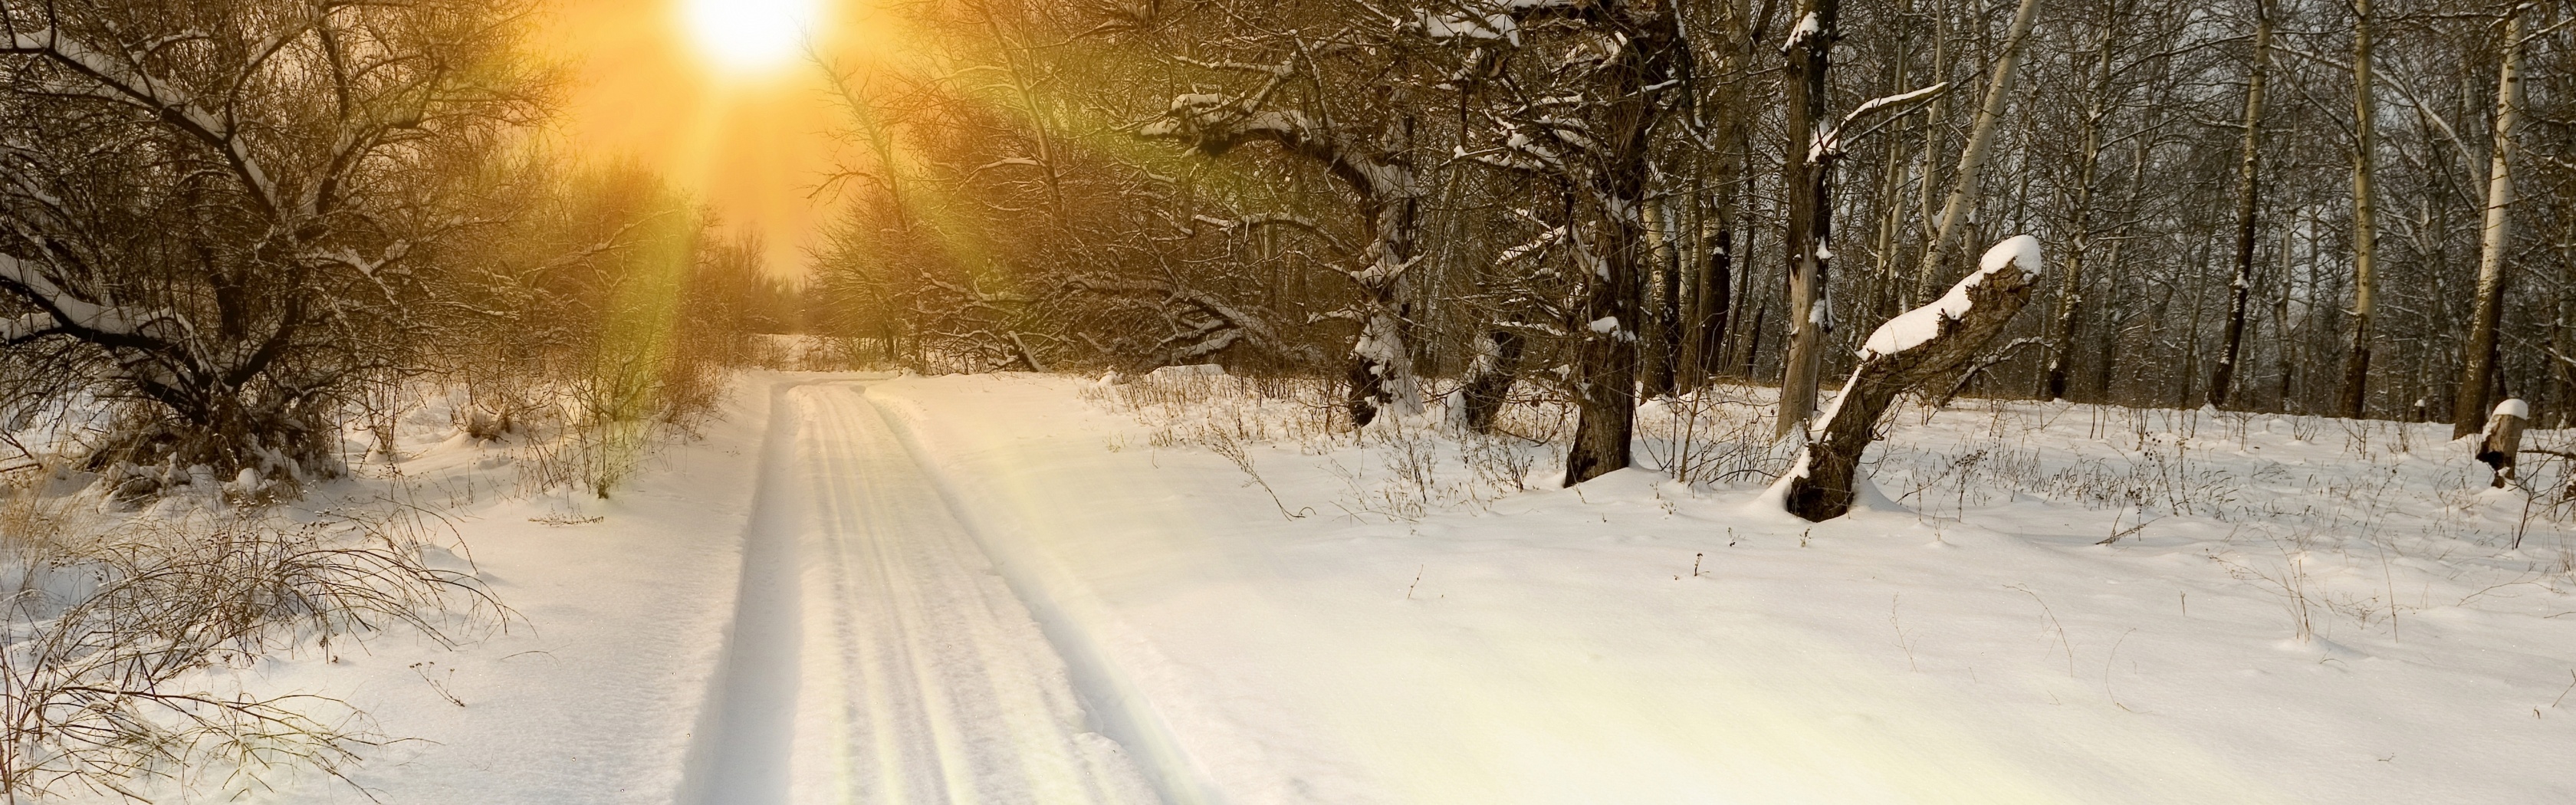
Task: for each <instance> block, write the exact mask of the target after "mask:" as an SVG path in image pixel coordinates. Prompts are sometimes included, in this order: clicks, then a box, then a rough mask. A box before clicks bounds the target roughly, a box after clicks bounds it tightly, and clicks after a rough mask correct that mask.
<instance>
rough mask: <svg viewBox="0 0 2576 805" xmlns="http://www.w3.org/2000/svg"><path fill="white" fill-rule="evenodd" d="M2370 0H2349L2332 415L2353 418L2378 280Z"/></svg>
mask: <svg viewBox="0 0 2576 805" xmlns="http://www.w3.org/2000/svg"><path fill="white" fill-rule="evenodd" d="M2370 71H2371V58H2370V0H2353V38H2352V111H2353V152H2352V342H2351V344H2350V346H2348V347H2346V348H2345V350H2344V362H2343V389H2342V392H2341V394H2340V396H2338V397H2337V399H2336V402H2337V405H2336V406H2335V413H2336V414H2337V415H2339V416H2343V417H2345V418H2348V419H2358V418H2360V417H2361V415H2362V411H2363V408H2364V405H2365V404H2366V403H2367V402H2368V400H2369V392H2370V324H2371V320H2372V319H2373V318H2374V317H2376V316H2377V315H2378V311H2377V303H2376V301H2375V300H2374V299H2373V296H2374V292H2375V291H2376V290H2377V289H2376V286H2377V284H2378V282H2379V279H2378V274H2377V268H2378V266H2377V261H2378V254H2379V209H2378V201H2377V199H2375V198H2374V197H2373V195H2372V192H2371V184H2372V182H2373V181H2374V180H2375V179H2376V178H2377V177H2376V175H2375V174H2376V173H2377V171H2376V170H2375V167H2376V164H2377V162H2378V153H2379V122H2378V118H2377V116H2378V114H2379V112H2378V109H2377V108H2376V105H2375V104H2373V103H2372V98H2371V93H2372V89H2371V86H2370V84H2371V72H2370Z"/></svg>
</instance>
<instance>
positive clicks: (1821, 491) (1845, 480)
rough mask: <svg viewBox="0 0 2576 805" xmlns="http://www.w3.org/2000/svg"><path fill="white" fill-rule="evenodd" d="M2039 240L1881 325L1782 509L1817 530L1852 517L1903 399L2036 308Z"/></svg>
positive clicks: (1998, 249) (2023, 241) (1815, 436)
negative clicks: (1861, 476)
mask: <svg viewBox="0 0 2576 805" xmlns="http://www.w3.org/2000/svg"><path fill="white" fill-rule="evenodd" d="M2039 271H2040V252H2039V240H2038V239H2036V238H2033V237H2031V236H2029V235H2019V236H2015V237H2012V238H2008V239H2005V240H2004V241H2003V242H2002V243H1997V244H1995V247H1994V248H1992V249H1988V250H1987V251H1986V256H1985V258H1984V259H1983V260H1981V261H1979V264H1978V269H1977V273H1974V274H1970V275H1968V276H1967V278H1966V279H1962V280H1959V284H1957V285H1954V286H1951V287H1950V292H1949V293H1948V294H1945V295H1943V296H1942V297H1941V298H1940V299H1936V300H1933V302H1932V303H1931V304H1928V305H1924V306H1922V307H1918V308H1915V309H1913V310H1910V311H1907V312H1905V313H1904V314H1903V315H1900V316H1897V317H1896V318H1893V319H1889V320H1888V321H1887V323H1886V324H1882V325H1879V327H1878V329H1877V330H1876V331H1873V332H1871V333H1870V335H1869V340H1868V341H1866V342H1863V343H1862V345H1861V349H1860V365H1859V366H1857V367H1854V368H1853V369H1852V374H1851V380H1850V381H1848V382H1846V383H1844V384H1843V391H1842V393H1841V394H1839V395H1837V396H1835V397H1834V401H1833V403H1832V404H1830V405H1828V406H1827V408H1826V411H1825V413H1824V415H1823V416H1821V417H1818V418H1817V420H1816V421H1817V422H1818V423H1820V424H1818V425H1815V426H1813V427H1812V428H1810V430H1809V431H1808V434H1807V444H1806V447H1805V448H1803V449H1801V450H1800V451H1799V453H1798V463H1797V466H1796V467H1795V468H1794V469H1791V470H1790V471H1789V474H1788V475H1787V476H1786V477H1783V478H1781V479H1780V484H1781V485H1782V486H1783V487H1785V490H1784V494H1783V495H1782V497H1781V505H1782V506H1783V507H1785V508H1787V509H1788V510H1789V513H1790V514H1795V515H1797V516H1799V517H1801V518H1805V519H1807V520H1809V521H1811V522H1822V521H1825V520H1831V519H1833V518H1836V517H1841V516H1843V514H1844V513H1846V512H1849V511H1851V505H1852V498H1853V495H1854V492H1853V490H1854V488H1855V487H1856V486H1857V484H1856V483H1854V474H1855V473H1856V472H1857V471H1858V468H1859V466H1860V457H1861V451H1863V450H1866V449H1868V448H1869V443H1870V442H1871V441H1872V440H1874V439H1876V438H1877V436H1878V422H1879V420H1880V419H1881V418H1882V417H1884V416H1885V415H1886V413H1887V409H1888V406H1889V405H1890V404H1892V403H1894V402H1895V401H1896V397H1897V395H1899V394H1903V393H1905V392H1906V391H1909V390H1912V389H1915V388H1917V387H1920V386H1922V385H1923V384H1925V383H1927V382H1930V381H1932V380H1935V379H1938V378H1941V377H1944V376H1947V375H1948V374H1949V373H1951V372H1953V371H1956V370H1957V369H1958V368H1959V366H1960V365H1961V364H1964V363H1966V362H1967V361H1968V359H1969V358H1971V357H1974V356H1975V355H1976V354H1977V350H1979V349H1980V348H1982V347H1984V346H1985V345H1986V342H1988V341H1991V340H1993V339H1994V337H1995V334H1997V333H2000V332H2003V329H2004V325H2006V324H2010V323H2011V322H2012V318H2013V315H2014V314H2017V313H2020V312H2021V308H2022V305H2024V304H2026V303H2028V302H2029V301H2030V294H2031V288H2032V286H2033V284H2034V283H2035V282H2036V281H2037V280H2038V278H2039Z"/></svg>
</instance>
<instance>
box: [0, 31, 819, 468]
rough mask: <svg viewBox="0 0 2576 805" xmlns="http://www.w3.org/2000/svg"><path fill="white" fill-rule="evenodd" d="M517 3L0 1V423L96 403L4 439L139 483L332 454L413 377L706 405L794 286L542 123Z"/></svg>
mask: <svg viewBox="0 0 2576 805" xmlns="http://www.w3.org/2000/svg"><path fill="white" fill-rule="evenodd" d="M532 9H533V7H532V6H530V5H528V4H525V3H521V2H516V0H363V1H361V0H190V1H189V2H127V1H125V0H46V1H45V2H19V1H18V0H8V2H5V3H0V34H5V35H6V36H7V37H8V40H7V43H6V47H5V48H0V419H4V420H6V423H7V424H8V427H6V428H0V434H7V433H16V432H24V431H29V430H31V429H41V428H40V427H39V426H41V425H43V424H44V423H47V422H92V421H99V422H106V423H109V425H108V427H106V428H105V429H104V430H102V431H92V432H81V433H53V434H49V435H51V436H53V437H60V438H70V439H72V442H71V443H69V444H51V445H48V444H35V445H23V444H15V442H16V440H15V439H13V440H12V445H11V446H12V447H14V448H16V449H17V450H19V451H20V452H29V451H33V452H46V451H49V450H52V449H56V448H63V447H69V448H72V449H76V450H77V451H79V452H80V453H81V454H80V455H75V456H69V457H67V459H68V460H69V461H71V462H72V463H74V464H77V465H78V466H76V467H70V468H67V469H76V470H85V471H90V472H95V473H99V474H101V475H103V476H105V477H107V478H108V480H110V481H111V482H113V483H114V484H115V485H116V486H117V488H118V490H119V491H120V493H124V494H135V495H140V494H147V493H150V492H152V491H154V490H157V489H160V488H163V487H166V486H168V485H172V484H186V483H191V482H193V481H195V480H200V479H204V478H206V477H208V476H209V475H211V477H212V478H214V479H216V480H224V481H229V480H233V479H235V478H236V477H237V476H238V475H239V474H240V473H242V472H244V471H249V472H252V473H255V474H257V475H258V476H260V477H262V478H263V479H265V481H264V482H285V483H289V484H292V483H295V482H299V481H301V480H305V479H308V478H311V477H315V476H328V475H331V474H334V473H337V472H339V471H340V470H341V468H342V466H343V463H344V462H345V460H346V459H349V458H354V457H355V456H353V455H351V453H352V451H353V449H354V448H352V447H351V442H350V441H349V440H348V439H346V438H345V437H344V436H345V434H346V433H347V431H346V430H345V426H347V425H350V424H352V423H356V422H372V423H373V424H377V425H379V427H377V428H376V429H375V433H376V437H377V438H378V439H380V440H389V439H390V438H391V428H390V420H391V419H392V418H393V417H395V416H397V415H398V414H399V413H400V410H401V407H402V405H403V403H402V402H401V399H402V396H401V395H400V394H399V393H398V392H399V390H400V389H401V387H402V385H403V384H404V383H406V382H407V381H409V380H412V379H415V378H420V377H422V376H424V375H435V376H437V377H439V378H441V379H442V380H444V381H450V382H453V381H462V382H464V384H465V385H466V387H467V388H468V389H469V390H470V391H471V393H472V394H473V396H474V397H475V399H474V400H473V403H472V405H470V406H468V408H469V409H470V410H468V411H467V412H465V413H463V414H461V416H464V417H465V418H468V419H471V420H473V421H472V422H469V423H462V424H467V425H468V426H469V429H472V430H478V431H479V432H481V434H482V435H487V436H490V435H500V434H502V433H506V432H509V431H512V430H515V429H517V428H520V427H522V426H524V425H533V424H540V422H541V421H542V422H543V423H551V424H566V425H573V426H600V425H605V424H609V423H622V422H636V421H650V420H653V419H654V418H656V417H669V416H674V415H676V414H678V413H679V412H684V411H687V410H690V409H691V408H692V407H693V406H694V407H702V406H703V400H704V399H705V398H707V397H708V396H709V395H712V394H713V393H714V388H715V387H714V385H713V384H712V382H711V381H710V378H712V376H713V372H714V368H715V367H718V366H721V365H722V364H723V363H724V362H725V361H727V360H728V359H729V357H730V356H731V355H732V354H734V353H736V352H738V351H739V350H740V349H741V347H742V345H741V337H740V334H741V333H744V332H747V331H751V330H760V329H775V328H776V327H777V326H779V325H778V322H777V321H776V320H777V319H779V318H782V317H786V316H792V315H793V312H792V298H791V296H790V292H789V290H788V289H786V288H784V287H782V286H781V285H780V284H779V283H777V282H776V281H775V280H772V279H770V278H768V276H767V275H766V274H765V273H763V272H762V271H761V268H760V266H759V265H758V262H757V260H758V258H757V255H758V253H759V250H758V248H757V245H756V244H745V243H730V242H725V241H723V240H721V239H719V238H716V237H714V236H712V235H711V234H710V233H711V232H712V230H711V228H710V227H711V226H712V223H713V222H712V221H711V219H710V218H709V216H707V215H705V214H704V213H702V212H701V211H700V210H699V209H697V208H696V206H695V205H694V204H693V203H692V202H690V201H689V200H688V199H687V198H685V197H684V196H683V195H682V194H680V193H677V192H675V191H673V190H672V189H670V188H668V187H666V186H664V185H663V184H662V183H661V182H660V180H659V179H657V178H655V177H654V176H652V175H651V174H650V173H649V172H647V171H644V170H642V169H640V168H637V167H634V166H629V165H619V164H605V165H582V164H577V163H575V162H573V161H571V160H566V159H562V158H560V157H559V155H557V154H555V153H554V152H553V151H551V150H550V149H548V148H546V147H545V146H544V141H543V139H542V138H540V137H538V136H537V132H538V131H539V129H538V124H539V123H541V121H542V120H543V119H544V116H545V115H546V114H547V113H548V111H549V109H550V107H551V104H552V101H553V93H552V90H553V86H554V83H555V82H554V79H553V78H552V74H551V73H550V72H549V70H548V68H547V66H546V62H545V61H544V60H543V59H542V58H539V56H540V55H541V54H531V53H529V52H527V51H526V50H525V49H524V48H522V47H521V42H520V35H521V33H522V29H523V28H524V27H525V25H526V22H527V19H528V16H527V15H528V14H529V13H530V12H531V10H532ZM101 411H105V412H108V415H107V416H91V415H95V414H98V413H99V412H101ZM385 445H386V446H390V442H385ZM9 458H10V459H11V460H13V461H14V460H18V459H28V458H32V459H36V460H37V461H38V463H46V462H52V461H55V460H57V459H60V458H66V457H58V456H51V455H43V456H39V455H29V456H11V457H9Z"/></svg>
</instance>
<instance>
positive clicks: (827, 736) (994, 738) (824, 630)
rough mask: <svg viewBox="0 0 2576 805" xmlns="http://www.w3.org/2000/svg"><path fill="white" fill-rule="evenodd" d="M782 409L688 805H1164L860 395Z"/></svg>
mask: <svg viewBox="0 0 2576 805" xmlns="http://www.w3.org/2000/svg"><path fill="white" fill-rule="evenodd" d="M773 394H774V400H773V403H772V411H771V416H770V426H769V428H770V432H769V434H768V436H767V438H766V439H765V440H764V443H763V447H762V453H763V455H762V459H761V475H762V477H761V482H760V485H759V488H760V490H761V491H760V493H759V498H758V499H757V500H756V501H755V502H754V509H753V513H752V520H751V523H750V525H749V526H748V528H747V530H746V535H745V545H744V551H743V563H742V580H741V585H740V588H739V589H740V591H741V592H740V601H739V604H738V609H737V610H736V615H735V621H734V625H733V629H732V632H731V635H730V636H729V638H728V641H727V645H726V651H725V654H724V658H723V660H722V663H723V664H722V666H721V667H720V669H719V670H718V672H717V676H716V681H715V683H714V687H713V690H712V692H711V696H710V699H709V709H708V710H707V712H706V714H705V716H704V718H703V720H702V729H701V730H700V731H699V735H700V736H701V737H700V739H699V741H698V743H697V744H695V745H694V746H693V747H692V750H691V752H692V756H691V759H690V767H689V782H688V785H687V786H686V789H685V790H686V795H685V797H684V801H688V802H695V803H704V805H734V804H735V803H741V804H743V805H752V804H754V803H758V804H761V805H767V804H768V803H786V802H835V803H838V802H870V803H931V802H939V803H946V802H974V803H1050V804H1052V803H1127V802H1153V801H1156V799H1157V797H1156V796H1155V794H1154V792H1153V789H1152V788H1151V787H1150V786H1149V785H1147V783H1146V781H1145V780H1144V778H1143V777H1142V775H1141V774H1140V773H1139V772H1138V770H1137V767H1136V765H1135V764H1134V763H1133V762H1131V761H1130V760H1129V759H1128V758H1127V756H1126V754H1125V753H1124V752H1123V751H1122V750H1121V749H1120V748H1119V747H1118V746H1117V744H1116V743H1115V742H1113V741H1111V740H1110V739H1108V738H1105V737H1102V736H1101V735H1100V734H1099V733H1098V732H1096V731H1094V728H1093V727H1092V726H1090V725H1089V724H1088V723H1087V716H1086V714H1085V712H1084V709H1083V704H1082V700H1081V697H1079V696H1078V695H1077V693H1076V691H1075V687H1074V684H1073V682H1072V678H1071V677H1070V676H1069V675H1068V673H1067V671H1066V667H1065V663H1064V660H1063V659H1061V658H1059V657H1058V656H1057V655H1056V653H1055V652H1054V650H1053V648H1052V647H1051V646H1050V645H1049V644H1048V642H1047V640H1046V637H1045V636H1044V634H1043V633H1042V632H1041V631H1040V630H1039V628H1038V626H1037V624H1036V622H1035V621H1034V620H1032V619H1031V617H1030V614H1029V609H1028V607H1027V606H1026V605H1024V604H1023V603H1022V602H1021V601H1020V600H1019V599H1018V598H1016V597H1015V596H1014V595H1013V593H1012V591H1011V589H1010V587H1009V586H1008V585H1006V584H1005V583H1004V582H1003V580H1002V578H1001V577H1000V576H999V575H997V574H995V572H994V570H993V567H992V563H991V561H990V560H989V559H987V558H986V556H985V555H984V552H983V548H982V547H980V545H979V544H978V542H977V540H976V539H975V537H974V535H973V534H971V533H969V532H968V531H967V530H966V528H965V527H964V526H962V525H961V524H960V523H959V522H958V519H957V517H956V516H954V515H953V514H952V513H951V512H950V510H949V508H948V506H949V504H948V502H947V500H946V499H945V498H944V497H943V495H942V493H941V491H940V489H939V488H938V486H937V485H936V484H935V483H933V482H932V481H931V480H930V478H929V477H928V476H927V475H925V474H924V473H923V471H922V469H921V467H920V466H919V465H918V464H916V463H915V462H914V461H913V459H912V457H911V456H910V455H909V454H907V453H906V452H905V449H904V446H903V444H902V443H901V442H900V441H898V440H897V439H896V438H895V436H894V434H893V433H892V432H891V431H889V430H888V428H887V426H886V422H885V420H884V418H883V417H882V416H881V415H880V414H878V412H877V410H876V408H875V406H874V405H872V404H871V403H869V402H868V400H867V399H866V397H865V393H864V388H863V386H861V385H858V384H851V383H821V384H814V385H800V386H785V387H780V388H777V389H775V390H774V391H773Z"/></svg>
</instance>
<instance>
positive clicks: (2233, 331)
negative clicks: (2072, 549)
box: [2207, 0, 2272, 408]
mask: <svg viewBox="0 0 2576 805" xmlns="http://www.w3.org/2000/svg"><path fill="white" fill-rule="evenodd" d="M2271 60H2272V9H2271V8H2270V5H2269V0H2255V4H2254V58H2253V64H2252V66H2251V68H2250V70H2249V75H2248V77H2247V80H2246V84H2245V139H2244V146H2243V149H2242V150H2241V151H2239V152H2238V154H2237V163H2236V271H2235V273H2234V274H2233V275H2231V278H2230V279H2229V281H2228V284H2227V323H2226V325H2225V328H2224V330H2223V335H2221V336H2220V342H2221V346H2220V347H2219V352H2218V366H2217V367H2216V368H2214V369H2211V370H2210V373H2209V396H2208V397H2207V400H2208V402H2209V404H2210V405H2213V406H2217V407H2220V408H2225V407H2227V403H2228V399H2227V398H2228V396H2229V395H2230V394H2231V393H2233V392H2234V391H2235V386H2236V361H2237V358H2238V357H2239V356H2241V355H2242V354H2243V353H2244V351H2245V309H2246V303H2247V302H2248V301H2249V298H2250V295H2251V294H2252V293H2253V291H2254V224H2255V219H2254V210H2255V204H2256V202H2258V201H2259V200H2260V198H2259V197H2260V195H2261V194H2262V177H2261V174H2260V172H2259V168H2260V166H2261V164H2262V153H2261V151H2260V150H2259V149H2261V147H2262V145H2263V91H2264V83H2265V81H2266V79H2268V78H2270V76H2271Z"/></svg>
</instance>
